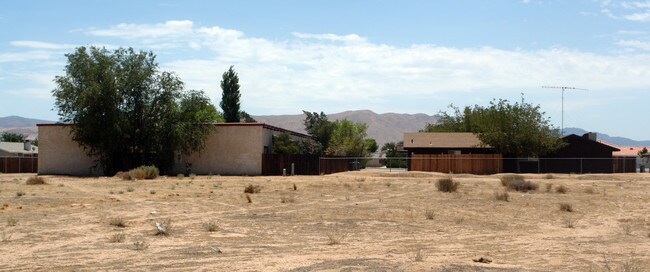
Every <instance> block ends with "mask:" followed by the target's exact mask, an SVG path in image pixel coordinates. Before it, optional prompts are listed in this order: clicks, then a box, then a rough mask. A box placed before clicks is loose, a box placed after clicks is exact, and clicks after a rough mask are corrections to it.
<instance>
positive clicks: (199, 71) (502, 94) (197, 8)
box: [0, 0, 650, 140]
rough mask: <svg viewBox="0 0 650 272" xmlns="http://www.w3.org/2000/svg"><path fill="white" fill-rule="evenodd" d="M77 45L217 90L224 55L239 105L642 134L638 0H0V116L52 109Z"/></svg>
mask: <svg viewBox="0 0 650 272" xmlns="http://www.w3.org/2000/svg"><path fill="white" fill-rule="evenodd" d="M82 45H97V46H104V47H106V48H108V49H115V48H118V47H133V48H135V49H138V50H146V51H153V52H154V53H155V54H156V55H157V56H158V58H157V60H158V61H159V63H160V67H161V69H162V70H166V71H173V72H175V73H177V74H178V75H179V76H180V77H181V78H182V80H183V81H184V82H185V84H186V88H190V89H201V90H204V91H205V92H206V93H207V94H208V95H209V96H210V97H211V98H212V99H213V103H214V104H215V105H218V103H219V100H220V96H221V90H220V88H219V81H220V78H221V74H222V73H223V72H224V71H225V70H226V69H227V68H228V67H229V66H230V65H234V66H235V70H236V71H237V72H238V73H239V76H240V83H241V85H242V88H241V90H242V107H243V109H244V110H246V111H247V112H249V113H251V114H253V115H275V114H299V113H301V110H303V109H304V110H308V111H324V112H326V113H335V112H340V111H344V110H359V109H370V110H373V111H375V112H378V113H384V112H397V113H426V114H435V113H437V112H439V111H440V110H446V109H447V106H448V105H449V104H454V105H457V106H465V105H474V104H478V105H487V104H488V103H489V101H490V100H491V99H493V98H504V99H509V100H511V101H515V100H516V101H518V100H520V99H521V96H522V93H523V96H524V98H525V99H526V101H527V102H531V103H534V104H539V105H540V106H541V107H542V110H543V111H545V112H546V113H547V116H549V117H550V118H551V120H552V122H553V123H554V124H556V125H557V126H558V127H559V126H560V121H561V118H560V116H561V99H560V98H561V95H560V91H559V90H555V89H542V88H541V86H543V85H554V86H574V87H579V88H585V89H589V91H567V92H566V93H565V95H566V97H565V98H566V100H565V121H564V123H565V126H566V127H580V128H583V129H586V130H590V131H600V132H604V133H608V134H610V135H617V136H624V137H629V138H633V139H637V140H647V139H650V126H648V125H647V124H646V123H645V122H644V121H643V120H644V119H647V118H646V112H647V111H648V110H647V109H646V104H647V102H648V101H649V100H650V92H649V90H648V89H649V88H648V87H650V1H648V0H643V1H607V0H602V1H598V0H566V1H559V0H558V1H552V0H549V1H544V0H538V1H535V0H529V1H522V0H512V1H506V0H499V1H492V0H490V1H489V0H484V1H478V0H477V1H349V0H348V1H28V0H27V1H17V0H16V1H12V0H7V1H0V97H1V99H0V116H7V115H21V116H25V117H32V118H41V119H49V120H56V119H57V118H58V117H57V114H56V111H54V110H52V108H53V99H52V97H51V91H52V89H54V87H55V86H54V83H53V81H52V80H53V79H54V77H55V76H56V75H62V74H63V70H64V67H65V64H66V58H65V56H64V55H65V54H66V53H69V52H72V51H73V50H74V48H75V47H77V46H82Z"/></svg>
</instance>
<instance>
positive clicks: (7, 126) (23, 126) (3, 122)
mask: <svg viewBox="0 0 650 272" xmlns="http://www.w3.org/2000/svg"><path fill="white" fill-rule="evenodd" d="M45 123H55V122H54V121H49V120H41V119H31V118H25V117H20V116H7V117H0V132H4V131H9V132H13V133H20V134H25V135H27V137H28V138H29V139H35V138H36V137H37V136H38V129H37V128H36V124H45Z"/></svg>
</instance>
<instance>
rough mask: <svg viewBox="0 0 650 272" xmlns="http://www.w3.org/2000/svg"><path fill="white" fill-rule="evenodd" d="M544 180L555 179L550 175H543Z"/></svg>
mask: <svg viewBox="0 0 650 272" xmlns="http://www.w3.org/2000/svg"><path fill="white" fill-rule="evenodd" d="M544 178H545V179H554V178H555V177H554V176H553V175H551V174H546V175H544Z"/></svg>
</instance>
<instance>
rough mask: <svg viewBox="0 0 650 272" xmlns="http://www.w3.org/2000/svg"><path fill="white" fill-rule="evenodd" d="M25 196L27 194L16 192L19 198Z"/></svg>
mask: <svg viewBox="0 0 650 272" xmlns="http://www.w3.org/2000/svg"><path fill="white" fill-rule="evenodd" d="M24 195H25V192H23V191H18V192H16V196H18V197H21V196H24Z"/></svg>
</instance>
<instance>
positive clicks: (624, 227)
mask: <svg viewBox="0 0 650 272" xmlns="http://www.w3.org/2000/svg"><path fill="white" fill-rule="evenodd" d="M621 231H623V234H625V235H632V224H630V223H625V224H623V225H621Z"/></svg>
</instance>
